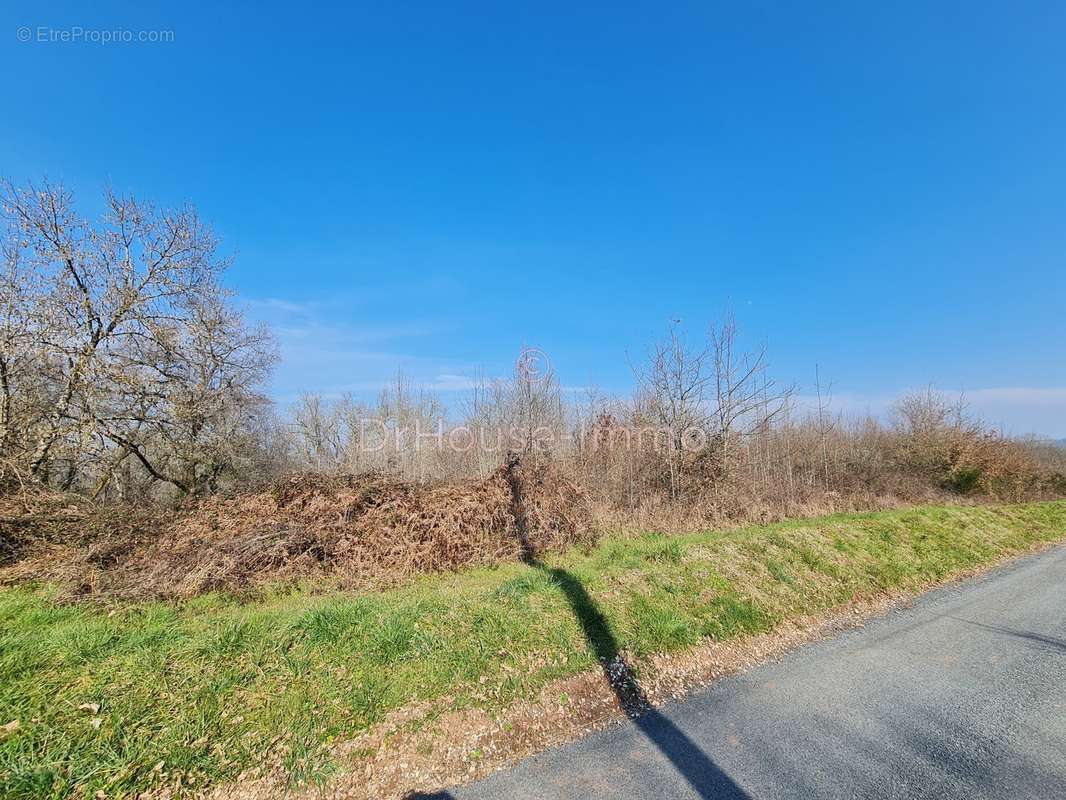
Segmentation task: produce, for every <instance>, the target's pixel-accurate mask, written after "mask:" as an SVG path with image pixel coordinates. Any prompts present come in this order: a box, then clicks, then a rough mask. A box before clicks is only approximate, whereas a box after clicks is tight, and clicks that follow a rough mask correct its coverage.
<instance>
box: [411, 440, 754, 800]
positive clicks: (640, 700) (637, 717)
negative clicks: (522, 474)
mask: <svg viewBox="0 0 1066 800" xmlns="http://www.w3.org/2000/svg"><path fill="white" fill-rule="evenodd" d="M518 463H519V459H518V457H517V456H511V457H510V458H509V461H508V471H507V477H508V483H509V485H510V489H511V502H512V512H513V514H514V518H515V521H516V524H517V530H518V538H519V541H520V543H521V546H522V552H521V559H522V561H523V563H525V564H527V565H528V566H530V567H532V568H534V569H537V570H540V571H541V572H543V573H544V574H545V575H547V576H548V577H550V578H551V579H552V580H553V581H554V582H555V583H556V584H557V585H558V586H559V588H560V589H562V592H563V594H564V595H565V597H566V600H567V602H568V603H569V605H570V609H571V611H573V614H574V617H575V619H577V621H578V624H580V625H581V630H582V632H583V633H584V635H585V639H586V641H588V643H589V646H590V647H591V648H592V651H593V652H594V653H595V654H596V658H597V660H598V661H599V662H600V665H601V667H602V669H603V675H604V678H605V679H606V681H607V683H608V685H609V686H610V687H611V690H612V691H613V692H614V695H615V697H616V698H617V699H618V705H619V707H620V708H621V709H622V711H624V712H625V714H626V716H627V717H629V718H630V719H631V720H632V722H633V724H634V725H635V726H636V727H637V729H638V730H640V732H641V733H642V734H644V736H645V737H647V739H648V741H649V742H651V743H652V744H653V745H655V747H656V748H658V750H659V752H660V753H662V754H663V755H664V756H665V757H666V758H667V759H668V760H669V761H670V763H671V764H673V766H674V769H676V770H677V772H678V774H680V775H681V776H682V777H683V778H684V779H685V781H687V782H688V784H689V786H691V787H692V789H693V791H694V792H695V793H696V795H697V796H699V797H702V798H708V799H710V798H717V800H742V799H744V798H748V797H750V796H749V795H748V794H747V793H746V792H745V791H744V790H743V789H741V788H740V787H739V786H738V785H737V784H736V783H735V782H734V781H733V780H732V779H731V778H730V777H729V776H728V775H727V774H726V773H725V772H723V771H722V770H721V769H720V768H719V767H718V766H717V765H716V764H715V763H714V762H713V761H712V760H711V759H710V758H708V757H707V755H706V754H705V753H704V752H703V751H702V750H700V748H699V747H697V746H696V744H695V743H694V742H693V741H692V740H691V739H689V738H688V736H686V735H685V734H684V732H683V731H682V730H681V729H680V728H678V727H677V726H676V725H674V723H673V722H671V721H670V720H669V719H668V718H667V717H666V716H664V715H663V714H661V713H660V712H659V711H657V710H656V709H654V708H652V705H651V703H650V702H649V700H648V697H647V695H646V694H645V693H644V690H643V689H642V688H641V687H640V684H639V683H638V682H637V679H636V676H635V675H634V674H633V671H632V669H630V666H629V664H627V663H626V660H625V656H624V655H623V654H622V652H621V650H620V649H619V647H618V640H617V639H615V637H614V634H613V633H612V632H611V626H610V624H609V623H608V622H607V618H606V617H605V616H604V615H603V612H602V611H600V609H599V606H597V605H596V603H595V602H594V601H593V599H592V598H591V597H590V596H589V593H588V592H587V591H585V587H584V586H583V585H582V583H581V581H579V580H578V579H577V578H575V577H574V576H573V575H571V574H570V573H569V572H567V571H566V570H564V569H560V568H558V567H549V566H548V565H546V564H544V563H542V562H541V561H540V560H539V559H538V558H537V557H536V554H535V553H534V552H533V548H532V546H531V545H530V542H529V536H528V526H527V523H526V515H525V513H524V510H523V502H522V486H521V481H520V479H519V478H518V476H517V475H516V474H515V467H517V466H518ZM416 798H418V799H419V800H450V799H452V798H454V795H452V794H451V793H450V792H447V791H438V792H428V793H416V794H411V795H408V796H407V800H416Z"/></svg>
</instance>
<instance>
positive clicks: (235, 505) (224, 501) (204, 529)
mask: <svg viewBox="0 0 1066 800" xmlns="http://www.w3.org/2000/svg"><path fill="white" fill-rule="evenodd" d="M35 491H36V494H34V495H33V496H32V497H30V496H29V495H26V494H25V493H24V492H20V493H18V494H17V495H16V494H10V495H9V496H5V497H3V498H2V499H0V537H2V538H0V551H2V553H0V582H6V583H11V582H16V581H24V580H32V579H44V580H50V581H53V582H56V583H59V584H60V585H62V586H64V587H66V590H67V592H68V594H69V595H71V596H84V595H104V596H114V597H124V598H141V597H162V598H183V597H191V596H194V595H197V594H201V593H203V592H207V591H213V590H224V591H234V592H239V591H242V590H247V589H251V588H255V587H258V586H262V585H263V584H266V583H276V582H278V581H282V582H286V581H295V580H298V579H301V578H308V577H313V576H333V577H334V578H335V582H334V583H335V585H336V584H337V583H339V584H340V585H341V586H358V585H363V584H365V583H367V582H368V581H371V580H374V579H380V580H382V581H396V580H399V579H402V578H404V577H406V576H409V575H412V574H415V573H425V572H439V571H444V570H452V569H457V568H459V567H466V566H471V565H477V564H492V563H497V562H500V561H504V560H509V559H517V558H519V557H521V556H522V555H523V548H524V547H526V546H528V547H531V548H532V549H533V551H534V552H537V553H542V552H550V551H557V550H562V549H565V548H566V547H569V546H571V545H574V544H578V543H590V542H591V541H592V540H593V538H594V533H593V525H592V514H591V511H590V509H589V504H588V500H587V498H586V496H585V493H584V492H583V491H582V490H581V489H580V488H579V487H578V486H576V485H575V484H574V483H572V482H571V481H569V480H568V479H566V478H565V477H564V476H562V475H561V474H560V473H559V472H558V471H557V470H556V469H554V468H553V467H552V466H551V464H549V463H547V462H539V461H536V460H528V461H525V460H520V459H517V458H513V459H510V460H509V461H508V463H506V464H505V465H503V466H501V467H500V468H499V469H497V470H496V471H495V472H494V473H493V474H491V475H490V476H489V477H488V478H486V479H484V480H481V481H472V482H465V483H454V484H446V485H437V486H431V485H426V484H417V483H410V482H405V481H401V480H398V479H396V478H394V477H391V476H388V475H385V474H381V473H366V474H361V475H343V476H324V475H317V474H308V473H301V474H297V475H292V476H290V477H288V478H286V479H283V480H281V481H278V482H277V483H276V484H274V485H273V486H271V487H269V488H268V489H266V490H265V491H262V492H256V493H247V494H240V495H237V496H234V497H209V498H205V499H203V500H199V501H195V502H192V503H189V504H188V505H187V506H185V507H184V508H182V509H181V510H179V511H178V512H177V513H175V514H172V515H171V516H170V517H169V518H166V517H164V515H162V514H161V513H159V512H150V511H145V510H137V509H134V508H132V507H129V506H113V507H107V506H103V507H100V506H94V505H93V504H92V503H90V502H89V501H86V500H84V499H81V498H78V497H76V496H73V495H69V494H63V493H58V492H48V491H46V490H35ZM519 492H520V495H519ZM518 496H520V497H521V503H520V506H521V507H519V500H518V499H517V498H518ZM519 515H521V517H522V520H523V524H526V525H528V529H529V531H530V533H529V535H528V536H527V537H526V539H527V541H526V543H525V544H523V543H522V542H521V541H520V538H519V536H518V535H517V531H518V526H519ZM5 562H6V563H5Z"/></svg>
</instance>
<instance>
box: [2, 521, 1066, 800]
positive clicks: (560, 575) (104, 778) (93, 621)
mask: <svg viewBox="0 0 1066 800" xmlns="http://www.w3.org/2000/svg"><path fill="white" fill-rule="evenodd" d="M1064 538H1066V503H1064V502H1054V503H1038V504H1030V505H1018V506H1000V507H977V508H958V507H947V508H939V507H928V508H918V509H914V510H909V511H899V512H887V513H877V514H860V515H837V516H832V517H825V518H821V519H814V520H806V521H795V522H788V523H782V524H778V525H773V526H768V527H761V528H746V529H740V530H731V531H725V532H709V533H702V534H695V535H687V536H674V537H666V536H662V535H654V534H649V535H647V536H644V537H640V538H629V539H608V540H606V541H604V542H602V543H601V544H600V545H599V546H597V547H596V548H594V549H592V550H591V551H589V552H577V551H575V552H571V553H568V554H566V555H564V556H561V557H559V558H557V559H554V560H552V561H550V562H549V563H546V564H543V565H539V566H526V565H519V564H515V565H507V566H503V567H499V568H496V569H479V570H471V571H468V572H464V573H461V574H457V575H448V576H437V577H427V578H424V579H421V580H419V581H416V582H414V583H412V584H410V585H407V586H405V587H402V588H399V589H395V590H391V591H387V592H379V593H365V594H342V593H337V592H333V593H328V594H316V593H315V592H314V591H313V590H312V589H311V588H310V587H303V588H299V589H296V590H288V591H284V592H278V593H276V594H272V595H269V596H266V597H262V598H259V599H257V600H255V601H254V602H252V601H241V600H238V599H235V598H230V597H225V596H220V595H209V596H205V597H201V598H197V599H195V600H192V601H188V602H185V603H181V604H174V603H146V604H136V605H120V606H113V607H104V606H100V605H92V604H83V605H62V604H58V603H56V602H55V601H54V600H53V593H52V592H51V590H50V589H49V587H19V588H6V589H3V590H0V725H4V724H5V723H8V722H10V721H13V720H18V722H19V726H18V728H17V729H16V730H14V731H13V732H9V733H6V734H3V733H0V736H2V737H3V738H0V796H2V797H4V798H12V799H13V798H28V797H34V798H44V797H56V798H58V797H67V796H71V795H73V796H75V797H93V796H94V795H95V794H96V792H97V791H98V790H103V791H104V792H105V793H106V794H107V796H108V797H131V796H135V795H136V794H137V793H138V792H140V791H143V790H145V789H148V788H151V787H152V786H154V785H158V784H160V783H162V782H166V783H167V784H170V785H176V783H177V781H178V779H179V778H180V789H179V794H180V793H181V792H183V791H185V790H188V789H190V788H191V789H193V790H195V789H199V788H201V787H203V786H205V785H208V784H214V783H218V782H225V781H227V780H233V779H234V778H236V777H237V775H238V774H239V773H240V772H241V771H242V770H244V769H247V768H249V767H254V766H255V765H257V764H260V763H262V761H263V756H264V753H266V752H268V751H271V752H274V753H277V754H279V756H280V757H281V758H282V759H283V763H284V765H285V767H286V770H287V771H288V773H289V775H290V779H291V781H292V782H293V783H302V782H308V781H310V782H314V781H323V780H325V779H327V778H328V777H329V776H330V774H332V773H334V772H335V771H337V770H344V769H346V768H347V767H348V766H350V765H346V764H343V763H340V764H338V763H335V762H334V760H333V759H332V757H331V755H330V752H331V747H330V746H331V744H332V743H333V742H336V741H337V740H343V739H347V738H351V737H353V736H354V735H356V734H358V733H359V732H360V731H363V730H365V729H367V728H368V727H369V726H371V725H373V724H374V723H375V722H377V721H379V720H381V719H382V718H383V717H384V715H385V714H386V713H388V712H389V711H390V710H391V709H395V708H397V707H399V706H401V705H404V704H406V703H410V702H412V701H431V702H433V703H435V704H437V705H438V707H439V708H440V709H442V710H446V709H459V708H469V707H480V708H486V709H489V710H493V709H498V708H500V707H502V706H505V705H506V704H507V703H509V702H511V701H513V700H515V699H517V698H525V697H530V696H533V695H534V694H536V693H537V692H538V691H539V690H540V689H541V688H542V687H544V686H545V685H546V684H548V683H549V682H551V681H552V680H555V679H557V678H561V677H565V676H568V675H572V674H574V673H577V672H579V671H582V670H585V669H588V668H590V667H592V666H594V665H595V664H596V663H597V657H609V656H610V655H611V654H612V653H613V652H616V651H617V650H618V649H625V650H627V651H629V652H630V653H632V654H634V655H635V656H636V657H637V662H638V665H639V661H640V657H641V656H643V655H647V654H650V653H656V652H669V651H676V650H680V649H683V648H686V647H691V646H692V645H694V644H696V643H698V642H700V641H701V640H703V639H705V638H708V637H709V638H712V639H724V638H728V637H734V636H739V635H743V634H747V633H753V632H758V631H765V630H768V629H771V628H773V627H774V626H775V625H777V624H778V623H779V622H781V621H782V620H784V619H787V618H789V617H794V616H797V615H801V614H811V613H817V612H819V611H822V610H825V609H828V608H831V607H833V606H836V605H838V604H840V603H843V602H845V601H848V600H850V599H852V598H855V597H862V596H871V595H875V594H878V593H880V592H883V591H885V590H890V589H903V590H917V589H920V588H921V587H923V586H927V585H929V584H930V583H933V582H936V581H938V580H940V579H942V578H945V577H948V576H950V575H952V574H954V573H957V572H959V571H960V570H965V569H967V568H971V567H975V566H978V565H981V564H983V563H987V562H989V561H992V560H994V559H996V558H997V557H1000V556H1003V555H1005V554H1009V553H1012V552H1016V551H1019V550H1023V549H1025V548H1027V547H1029V546H1030V545H1032V544H1034V543H1037V542H1042V541H1051V540H1057V539H1064ZM94 703H98V704H99V706H100V707H99V710H98V711H94V710H92V708H91V707H90V708H80V707H82V706H83V705H84V704H94ZM160 764H161V765H162V766H159V765H160Z"/></svg>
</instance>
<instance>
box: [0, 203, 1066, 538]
mask: <svg viewBox="0 0 1066 800" xmlns="http://www.w3.org/2000/svg"><path fill="white" fill-rule="evenodd" d="M3 209H4V219H5V223H6V225H5V230H4V238H3V259H4V264H3V269H4V275H3V281H2V285H0V472H2V474H3V477H4V479H5V480H6V481H8V482H9V483H12V482H13V483H18V482H26V481H32V482H37V483H40V484H47V485H49V486H52V487H55V488H57V489H62V490H69V491H78V492H82V493H86V494H89V495H91V496H93V497H95V498H98V499H100V500H140V499H153V500H164V501H173V500H174V499H180V498H182V497H185V496H188V495H201V494H209V493H214V492H219V491H233V490H238V489H240V488H242V487H248V486H252V485H257V484H261V483H263V482H264V481H268V480H271V479H273V478H276V477H277V476H279V475H280V474H282V473H284V472H287V471H292V470H312V471H317V472H326V473H341V472H365V471H371V470H373V471H384V472H389V473H393V474H395V475H397V476H401V477H405V478H408V479H411V480H417V481H429V482H436V481H451V480H456V479H463V478H469V477H475V476H476V477H483V476H485V475H488V474H489V473H491V472H492V470H494V469H495V468H496V467H498V466H499V465H500V463H501V462H502V461H503V460H504V458H505V457H506V455H507V453H508V452H536V453H538V454H540V455H541V456H543V457H547V458H550V459H551V460H552V461H553V462H554V464H555V465H556V466H557V467H559V468H562V469H564V470H566V471H567V472H568V473H569V474H570V475H571V476H572V477H574V478H575V479H576V480H578V481H579V482H580V484H581V485H583V486H584V487H585V488H586V490H587V491H588V492H589V494H590V495H591V496H592V497H593V499H594V500H595V501H596V502H597V503H598V505H599V506H600V509H601V513H602V514H603V515H604V517H605V518H606V519H609V518H610V517H611V515H612V514H614V515H617V516H618V518H620V519H622V518H624V519H627V520H633V519H640V515H642V514H646V515H647V516H648V519H649V520H650V519H657V520H660V521H661V520H662V519H663V518H664V516H666V515H670V514H677V515H680V516H682V517H685V518H688V517H695V518H698V519H701V520H702V519H709V518H718V517H730V518H767V517H773V516H782V515H788V514H796V513H804V512H805V511H808V510H818V509H822V508H827V507H828V508H845V507H874V506H878V505H885V504H893V503H896V502H913V501H915V500H920V499H926V498H929V497H931V496H934V495H938V494H944V493H950V494H953V495H964V496H981V495H987V496H993V497H996V498H1001V499H1004V498H1009V499H1015V498H1023V497H1025V498H1028V497H1034V496H1045V495H1047V496H1050V495H1061V494H1064V493H1066V478H1064V477H1063V473H1066V466H1064V463H1063V462H1064V461H1066V458H1064V451H1062V450H1061V449H1058V448H1054V447H1051V446H1045V445H1041V444H1040V443H1037V442H1023V441H1017V440H1013V439H1009V438H1006V437H1004V436H1001V435H999V434H998V433H996V432H995V431H993V430H991V429H989V428H988V427H986V426H985V425H983V424H981V423H980V422H979V421H977V420H975V419H973V418H971V417H969V416H968V415H967V414H966V412H965V408H964V407H963V406H962V404H960V403H958V402H953V401H949V400H948V399H946V398H944V397H942V396H940V395H938V394H936V393H935V392H932V391H929V392H924V393H920V394H915V395H912V396H908V397H905V398H902V399H901V400H900V401H899V403H898V404H897V406H896V408H895V410H894V413H893V414H892V416H891V418H890V419H889V420H887V421H882V420H878V419H874V418H872V417H871V418H865V419H845V418H844V417H843V416H841V415H839V414H835V413H834V412H833V410H832V402H831V397H830V396H829V392H828V391H827V390H825V388H824V387H823V386H821V384H820V383H819V384H818V385H817V387H816V393H815V399H814V400H813V401H806V402H801V401H800V398H798V397H797V395H796V393H795V391H794V388H793V387H791V386H785V385H780V384H778V383H776V382H775V381H774V380H773V379H772V378H771V377H770V375H769V370H768V364H767V359H766V353H765V350H764V349H763V348H757V349H754V350H744V349H743V348H742V347H741V346H740V344H739V339H738V335H737V330H736V325H735V323H734V322H733V320H732V319H731V318H728V317H727V318H726V319H725V320H724V321H722V322H721V323H719V324H715V325H713V326H711V328H710V329H709V331H708V333H707V335H705V336H700V337H694V338H692V339H689V338H688V337H686V335H685V333H684V332H683V331H681V330H680V329H679V328H677V327H673V328H670V329H669V330H668V331H667V334H666V335H665V336H664V337H663V339H662V340H661V341H660V342H658V343H655V344H654V345H653V346H652V347H651V348H650V349H649V351H648V352H647V354H646V355H645V357H644V358H643V359H640V361H639V363H637V364H636V365H635V366H634V378H635V384H636V389H635V391H634V392H633V394H632V396H630V397H625V398H618V397H607V396H603V395H601V394H599V393H597V392H595V391H591V390H590V391H588V392H585V393H583V394H581V395H580V396H578V395H574V394H572V393H566V392H563V391H562V390H561V388H560V386H559V384H558V381H557V380H556V378H555V376H554V374H553V373H552V371H551V370H550V368H549V367H548V366H547V362H546V361H538V360H537V357H539V354H533V356H534V358H532V359H531V357H530V354H529V353H523V354H522V356H521V357H520V358H519V360H518V362H517V366H516V369H515V372H514V374H513V375H512V376H508V377H506V378H501V379H496V380H483V381H480V382H479V383H478V384H477V385H476V386H475V387H474V388H473V389H472V390H471V391H470V392H469V393H468V395H467V396H466V397H465V398H463V400H462V402H461V403H460V404H458V406H457V407H452V408H450V409H449V408H447V407H446V406H445V404H444V403H443V402H442V401H441V399H440V398H439V397H438V396H436V395H434V394H433V393H431V392H427V391H425V390H422V389H420V388H419V387H417V386H414V385H412V384H411V383H410V382H409V381H407V380H405V379H404V378H403V377H402V376H398V377H397V379H396V381H395V382H394V383H393V384H392V385H390V386H389V387H386V388H385V389H383V390H382V391H381V393H380V396H379V397H378V398H377V400H376V401H375V402H370V403H365V402H360V401H358V400H356V399H355V398H352V397H343V398H340V399H335V400H326V399H323V398H322V397H320V396H318V395H314V394H308V395H306V396H304V397H303V398H302V399H301V401H300V402H299V403H297V404H296V405H295V407H294V408H291V409H282V410H280V411H278V410H276V409H275V408H274V405H273V403H272V402H271V401H270V400H269V398H268V397H267V396H266V395H265V393H264V386H265V383H266V381H267V379H268V378H269V375H270V372H271V369H272V367H273V366H274V363H275V361H276V349H275V345H274V342H273V340H272V337H271V335H270V333H269V331H268V330H266V329H264V328H263V327H261V326H255V325H251V324H249V323H248V322H246V321H245V320H244V319H243V318H242V316H241V314H240V313H239V311H238V310H237V309H236V308H235V306H234V304H233V298H231V297H230V296H229V295H228V294H227V293H226V291H224V290H223V288H222V286H221V282H220V281H221V276H222V274H223V272H224V270H225V268H226V266H227V260H226V259H225V258H223V257H222V256H220V255H219V253H218V242H217V239H216V238H215V237H214V235H213V234H212V233H211V231H210V229H209V228H208V227H207V226H206V225H205V224H204V223H203V222H202V221H201V220H200V219H199V218H198V216H197V214H196V212H195V211H194V210H193V209H191V208H182V209H178V210H176V211H175V210H161V209H158V208H156V207H154V206H152V205H150V204H147V203H144V202H141V201H138V200H136V199H135V198H132V197H123V196H118V195H115V194H112V193H108V194H107V195H106V197H105V210H104V213H103V215H102V216H101V218H100V219H99V220H98V221H93V220H89V219H88V218H86V217H84V216H82V215H80V214H79V213H78V212H77V211H76V209H75V206H74V200H73V198H72V196H71V194H70V193H69V192H68V191H66V190H64V189H63V188H62V187H57V186H52V185H48V184H43V185H41V186H32V185H31V186H25V187H20V186H14V185H11V184H7V185H6V186H5V189H4V197H3Z"/></svg>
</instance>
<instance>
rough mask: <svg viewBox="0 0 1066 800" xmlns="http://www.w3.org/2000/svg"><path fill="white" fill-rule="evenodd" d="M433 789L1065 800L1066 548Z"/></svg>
mask: <svg viewBox="0 0 1066 800" xmlns="http://www.w3.org/2000/svg"><path fill="white" fill-rule="evenodd" d="M430 796H432V797H438V798H447V797H453V798H457V800H521V799H522V798H530V800H533V799H534V798H535V799H536V800H545V798H571V797H572V798H617V797H632V798H645V799H646V800H650V799H651V798H693V797H701V798H743V797H752V798H789V800H802V799H803V798H823V797H825V798H835V797H849V798H850V797H857V798H915V797H929V798H966V800H976V799H977V798H1012V799H1013V798H1056V797H1061V798H1066V548H1064V547H1060V548H1056V549H1053V550H1049V551H1045V552H1044V553H1042V554H1039V555H1036V556H1030V557H1026V558H1024V559H1021V560H1019V561H1016V562H1013V563H1012V564H1010V565H1008V566H1006V567H1004V568H1001V569H999V570H997V571H995V572H993V573H990V574H988V575H986V576H984V577H982V578H978V579H975V580H972V581H969V582H967V583H964V584H960V585H956V586H953V587H948V588H944V589H939V590H937V591H935V592H932V593H930V594H929V595H927V596H925V597H923V598H922V599H921V600H919V601H918V602H917V603H915V604H914V606H913V607H911V608H908V609H905V610H901V611H897V612H894V613H892V614H890V615H889V616H887V617H885V618H883V619H878V620H873V621H871V622H869V623H868V624H867V625H866V626H865V627H863V628H861V629H858V630H855V631H850V632H847V633H844V634H842V635H840V636H838V637H837V638H835V639H832V640H828V641H824V642H820V643H816V644H812V645H808V646H806V647H803V648H801V649H800V650H798V651H796V652H794V653H792V654H790V655H789V656H787V657H785V658H784V659H783V660H782V661H780V662H778V663H774V664H767V665H764V666H761V667H757V668H755V669H753V670H750V671H749V672H746V673H744V674H742V675H737V676H735V677H732V678H727V679H725V680H722V681H719V682H717V683H715V684H713V685H712V686H710V687H708V688H707V689H704V690H702V691H700V692H698V693H696V694H694V695H692V696H690V697H688V698H686V699H685V700H683V701H680V702H676V703H673V704H669V705H667V706H664V707H663V708H661V709H659V710H658V711H655V712H652V713H650V714H647V715H645V716H644V717H642V718H641V719H639V720H637V721H633V722H626V723H623V724H620V725H617V726H615V727H613V728H610V729H608V730H605V731H601V732H598V733H594V734H592V735H590V736H588V737H586V738H584V739H582V740H580V741H577V742H574V743H572V744H570V745H566V746H563V747H559V748H556V749H553V750H550V751H548V752H546V753H542V754H540V755H538V756H534V757H532V758H530V759H528V760H526V761H523V762H522V763H520V764H519V765H517V766H516V767H514V768H512V769H509V770H505V771H503V772H499V773H496V774H495V775H492V776H490V777H489V778H487V779H485V780H483V781H481V782H479V783H476V784H473V785H471V786H467V787H462V788H456V789H453V790H451V791H450V792H442V793H439V794H437V795H430Z"/></svg>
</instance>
